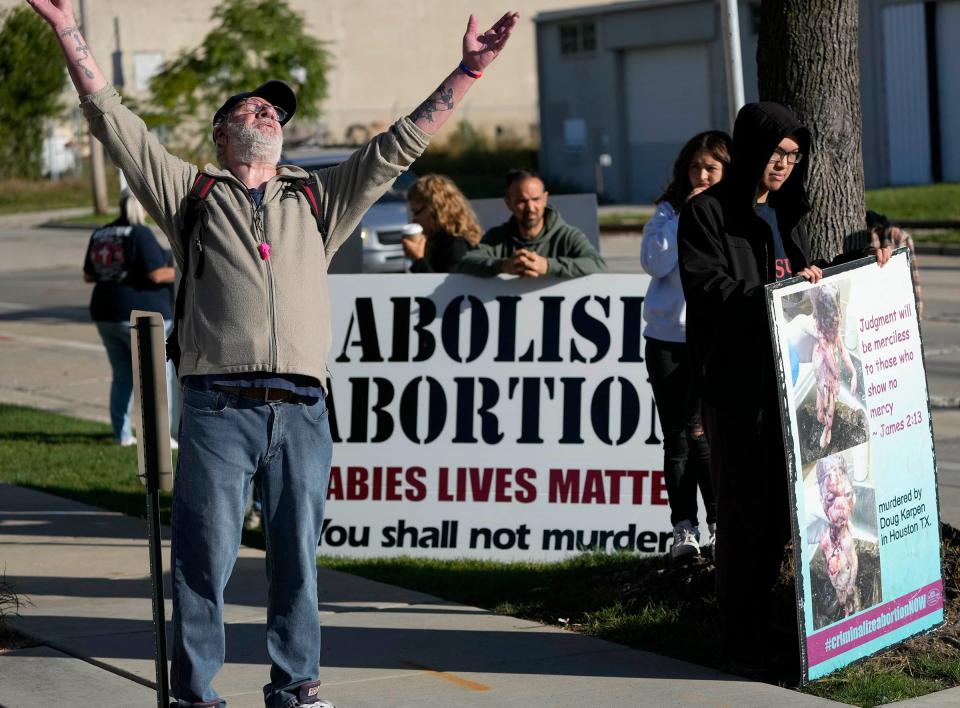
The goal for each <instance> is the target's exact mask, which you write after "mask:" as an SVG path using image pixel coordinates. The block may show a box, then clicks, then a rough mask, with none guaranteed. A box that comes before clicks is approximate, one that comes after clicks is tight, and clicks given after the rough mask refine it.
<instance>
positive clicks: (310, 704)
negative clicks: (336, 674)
mask: <svg viewBox="0 0 960 708" xmlns="http://www.w3.org/2000/svg"><path fill="white" fill-rule="evenodd" d="M319 693H320V682H319V681H311V682H310V683H307V684H304V685H302V686H300V687H299V689H298V690H297V702H296V703H294V704H293V705H292V706H290V708H301V707H303V708H337V707H336V706H335V705H334V704H333V701H328V700H327V699H326V698H320V696H319V695H318V694H319Z"/></svg>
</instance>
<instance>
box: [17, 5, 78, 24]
mask: <svg viewBox="0 0 960 708" xmlns="http://www.w3.org/2000/svg"><path fill="white" fill-rule="evenodd" d="M27 4H28V5H30V7H32V8H33V10H34V12H36V13H37V14H38V15H40V17H42V18H43V19H44V20H45V21H46V22H47V24H49V25H50V26H51V27H53V28H54V29H63V28H65V27H72V26H74V25H76V24H77V20H76V18H75V15H74V14H73V2H71V0H27Z"/></svg>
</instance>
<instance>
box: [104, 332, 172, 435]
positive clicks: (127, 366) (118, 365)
mask: <svg viewBox="0 0 960 708" xmlns="http://www.w3.org/2000/svg"><path fill="white" fill-rule="evenodd" d="M94 324H95V325H96V326H97V332H99V333H100V339H101V340H102V341H103V346H104V348H105V349H106V350H107V359H109V360H110V368H111V369H112V371H113V379H112V380H111V382H110V425H112V426H113V437H114V438H115V439H116V440H117V442H121V441H123V440H127V439H128V438H131V437H133V427H132V424H131V420H130V410H131V408H132V407H133V359H132V354H131V345H130V323H129V322H94ZM172 327H173V320H164V321H163V333H164V336H166V335H168V334H170V329H171V328H172ZM175 383H176V373H175V372H174V370H173V364H171V363H170V362H169V361H168V362H167V409H168V410H167V413H168V415H169V416H170V430H171V431H172V430H173V423H174V408H175V406H174V401H175V398H176V396H175V394H176V391H175V390H174V389H175V386H174V384H175Z"/></svg>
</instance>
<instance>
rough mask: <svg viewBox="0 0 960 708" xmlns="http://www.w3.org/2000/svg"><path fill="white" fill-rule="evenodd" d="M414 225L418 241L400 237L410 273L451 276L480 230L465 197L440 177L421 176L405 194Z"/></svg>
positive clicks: (478, 240) (479, 234)
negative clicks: (417, 227) (418, 228)
mask: <svg viewBox="0 0 960 708" xmlns="http://www.w3.org/2000/svg"><path fill="white" fill-rule="evenodd" d="M407 204H408V205H409V206H410V215H411V216H412V217H413V221H414V223H417V224H420V226H421V227H423V236H424V237H421V238H404V239H403V251H404V253H406V255H407V258H409V259H410V260H411V261H412V262H413V264H412V265H411V266H410V272H411V273H452V272H454V271H456V269H457V265H458V264H459V263H460V261H461V260H463V257H464V256H465V255H466V253H467V251H468V250H470V248H471V247H473V246H476V245H477V244H478V243H479V242H480V237H481V236H482V235H483V231H482V229H481V228H480V224H478V223H477V217H476V215H475V214H474V213H473V209H471V208H470V204H469V202H467V198H466V197H464V196H463V193H462V192H461V191H460V190H459V189H457V185H455V184H454V183H453V180H451V179H450V178H448V177H443V176H442V175H424V176H423V177H421V178H420V179H418V180H417V181H416V182H415V183H414V184H413V186H412V187H410V189H409V191H408V192H407Z"/></svg>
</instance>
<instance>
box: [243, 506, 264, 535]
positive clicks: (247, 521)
mask: <svg viewBox="0 0 960 708" xmlns="http://www.w3.org/2000/svg"><path fill="white" fill-rule="evenodd" d="M261 523H263V518H262V517H261V516H260V512H259V511H257V510H256V509H251V510H250V511H248V512H247V515H246V516H245V517H244V518H243V528H244V530H246V531H256V530H257V529H258V528H260V524H261Z"/></svg>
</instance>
